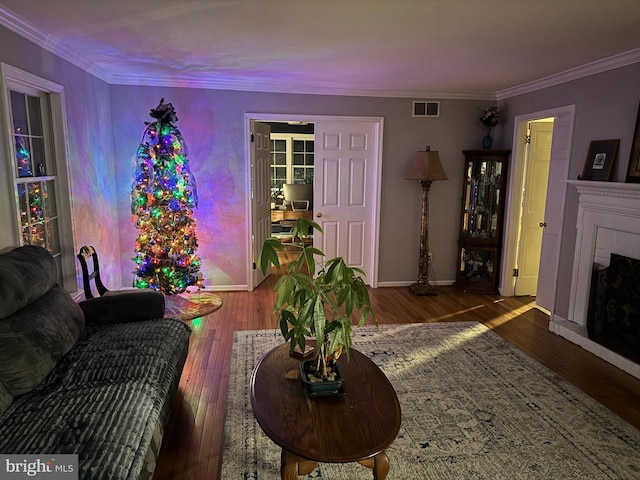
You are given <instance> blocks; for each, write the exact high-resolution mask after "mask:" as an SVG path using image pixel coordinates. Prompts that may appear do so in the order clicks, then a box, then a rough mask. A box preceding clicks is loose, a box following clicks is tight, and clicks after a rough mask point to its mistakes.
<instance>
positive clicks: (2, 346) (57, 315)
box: [0, 285, 84, 397]
mask: <svg viewBox="0 0 640 480" xmlns="http://www.w3.org/2000/svg"><path fill="white" fill-rule="evenodd" d="M83 330H84V314H83V313H82V309H81V308H80V307H79V306H78V304H77V303H76V302H74V301H73V299H72V298H71V296H70V295H69V294H68V293H67V292H66V291H65V290H64V289H63V288H62V287H60V286H59V285H55V286H54V287H53V288H51V289H50V290H49V291H48V292H47V293H46V294H44V295H43V296H42V297H40V298H39V299H38V300H36V301H34V302H33V303H31V304H29V305H27V306H26V307H24V308H22V309H20V310H18V311H17V312H15V313H14V314H13V315H10V316H9V317H7V318H2V319H0V384H3V385H4V386H5V388H6V389H7V390H8V393H9V394H11V395H12V396H14V397H15V396H16V395H20V394H23V393H25V392H28V391H29V390H31V389H32V388H33V387H35V386H36V385H37V384H38V383H40V381H41V380H42V379H43V378H44V377H45V376H46V375H47V374H48V373H49V372H50V371H51V369H53V367H54V366H55V364H56V363H57V362H58V360H60V359H61V358H62V357H63V356H64V355H65V354H66V353H67V352H68V351H69V350H71V347H73V345H74V344H75V343H76V340H77V339H78V337H79V336H80V334H81V333H82V332H83Z"/></svg>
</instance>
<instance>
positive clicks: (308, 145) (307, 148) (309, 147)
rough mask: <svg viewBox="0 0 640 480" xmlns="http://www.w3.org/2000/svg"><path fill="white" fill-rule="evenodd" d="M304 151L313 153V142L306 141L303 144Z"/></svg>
mask: <svg viewBox="0 0 640 480" xmlns="http://www.w3.org/2000/svg"><path fill="white" fill-rule="evenodd" d="M305 151H307V152H313V140H307V141H306V142H305Z"/></svg>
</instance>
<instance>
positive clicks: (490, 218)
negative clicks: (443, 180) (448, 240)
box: [462, 161, 502, 238]
mask: <svg viewBox="0 0 640 480" xmlns="http://www.w3.org/2000/svg"><path fill="white" fill-rule="evenodd" d="M466 172H467V173H466V186H465V187H466V188H465V194H464V204H463V221H462V231H463V233H464V234H465V235H468V236H469V237H472V238H496V235H498V233H499V232H498V215H499V212H500V202H501V201H502V187H501V185H502V182H501V180H502V162H498V161H468V162H467V169H466Z"/></svg>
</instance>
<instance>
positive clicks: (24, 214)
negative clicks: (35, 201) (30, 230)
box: [18, 183, 29, 227]
mask: <svg viewBox="0 0 640 480" xmlns="http://www.w3.org/2000/svg"><path fill="white" fill-rule="evenodd" d="M18 203H19V208H20V225H21V226H23V227H24V226H26V225H29V202H28V201H27V189H26V188H25V186H24V183H20V184H18Z"/></svg>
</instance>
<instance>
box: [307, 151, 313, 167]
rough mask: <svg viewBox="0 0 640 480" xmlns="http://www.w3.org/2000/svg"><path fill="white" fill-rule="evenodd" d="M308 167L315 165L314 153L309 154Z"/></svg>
mask: <svg viewBox="0 0 640 480" xmlns="http://www.w3.org/2000/svg"><path fill="white" fill-rule="evenodd" d="M307 165H313V153H308V154H307Z"/></svg>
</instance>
